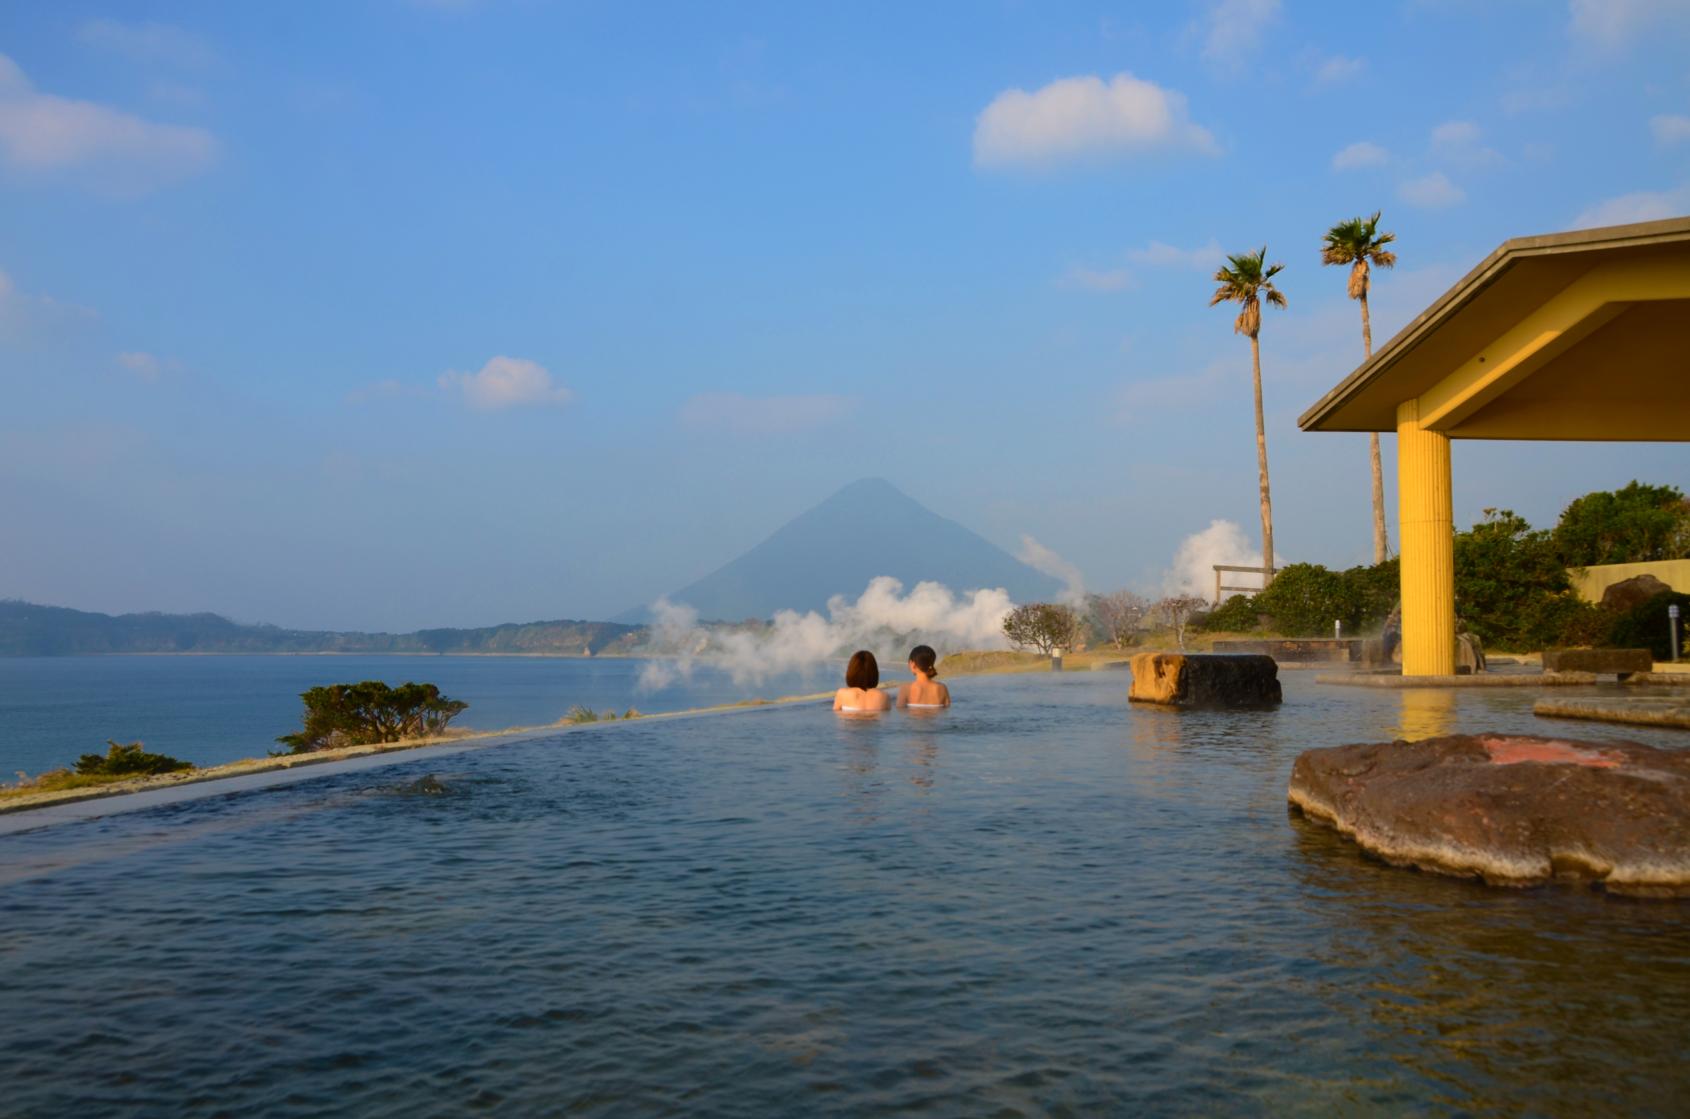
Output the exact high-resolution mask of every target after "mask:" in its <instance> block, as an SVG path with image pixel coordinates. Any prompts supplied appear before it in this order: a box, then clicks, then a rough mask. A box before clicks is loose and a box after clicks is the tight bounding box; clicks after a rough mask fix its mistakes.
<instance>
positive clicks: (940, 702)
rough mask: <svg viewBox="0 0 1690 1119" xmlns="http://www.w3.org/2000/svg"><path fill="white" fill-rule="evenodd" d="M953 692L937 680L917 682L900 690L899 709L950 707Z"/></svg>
mask: <svg viewBox="0 0 1690 1119" xmlns="http://www.w3.org/2000/svg"><path fill="white" fill-rule="evenodd" d="M950 705H951V690H950V689H949V688H947V687H945V685H943V684H941V683H939V681H937V680H931V679H923V680H915V681H912V682H910V683H908V684H905V685H904V686H903V687H901V688H899V689H898V706H899V707H949V706H950Z"/></svg>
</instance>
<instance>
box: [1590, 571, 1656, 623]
mask: <svg viewBox="0 0 1690 1119" xmlns="http://www.w3.org/2000/svg"><path fill="white" fill-rule="evenodd" d="M1670 590H1672V588H1671V587H1669V586H1667V585H1666V584H1665V583H1663V582H1661V581H1660V580H1659V579H1657V578H1655V577H1654V576H1653V575H1633V576H1632V577H1631V578H1629V579H1621V580H1620V581H1619V582H1617V583H1611V584H1609V586H1608V589H1607V590H1605V591H1603V592H1602V609H1604V610H1610V611H1612V612H1614V613H1616V614H1623V613H1625V612H1626V611H1628V610H1635V609H1636V608H1637V607H1639V606H1642V605H1643V604H1644V603H1645V602H1648V601H1649V600H1650V599H1651V598H1654V597H1655V596H1656V595H1659V594H1666V593H1667V592H1668V591H1670Z"/></svg>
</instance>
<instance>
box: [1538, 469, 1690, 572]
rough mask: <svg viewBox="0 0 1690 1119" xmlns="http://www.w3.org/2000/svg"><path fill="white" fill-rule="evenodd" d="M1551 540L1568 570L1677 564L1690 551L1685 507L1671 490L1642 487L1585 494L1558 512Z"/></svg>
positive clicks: (1689, 519) (1688, 516)
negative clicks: (1607, 565)
mask: <svg viewBox="0 0 1690 1119" xmlns="http://www.w3.org/2000/svg"><path fill="white" fill-rule="evenodd" d="M1554 538H1555V550H1556V553H1557V555H1558V556H1559V557H1560V559H1561V562H1562V563H1563V564H1565V565H1566V566H1568V567H1589V566H1591V565H1592V564H1599V563H1646V562H1648V561H1651V560H1667V559H1679V558H1682V557H1683V556H1684V555H1686V554H1687V552H1690V502H1686V501H1685V500H1684V494H1683V492H1682V491H1680V490H1679V489H1678V488H1677V487H1676V486H1646V485H1644V484H1643V483H1641V482H1632V483H1630V484H1629V485H1627V486H1626V487H1624V488H1623V489H1618V490H1614V491H1612V492H1608V491H1605V490H1599V491H1597V492H1595V493H1587V494H1585V495H1584V496H1583V497H1581V498H1578V499H1577V500H1575V501H1573V502H1572V503H1571V504H1569V505H1568V506H1567V508H1566V509H1565V510H1564V511H1563V512H1562V513H1561V519H1560V521H1559V522H1558V523H1557V524H1556V526H1555V532H1554Z"/></svg>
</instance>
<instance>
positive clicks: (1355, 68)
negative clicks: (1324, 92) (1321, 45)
mask: <svg viewBox="0 0 1690 1119" xmlns="http://www.w3.org/2000/svg"><path fill="white" fill-rule="evenodd" d="M1365 69H1367V61H1366V60H1365V59H1360V58H1346V57H1344V56H1343V55H1341V54H1335V55H1333V56H1332V57H1331V58H1327V59H1323V60H1322V61H1321V62H1320V63H1319V64H1318V65H1317V66H1315V68H1314V80H1315V84H1316V85H1339V84H1341V83H1343V82H1347V81H1350V80H1351V79H1352V78H1356V77H1358V76H1360V74H1361V72H1362V71H1363V70H1365Z"/></svg>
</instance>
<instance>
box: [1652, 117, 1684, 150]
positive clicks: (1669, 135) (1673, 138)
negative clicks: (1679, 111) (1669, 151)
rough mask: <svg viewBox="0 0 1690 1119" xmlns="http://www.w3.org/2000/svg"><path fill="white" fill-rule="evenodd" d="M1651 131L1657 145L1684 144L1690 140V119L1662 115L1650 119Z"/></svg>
mask: <svg viewBox="0 0 1690 1119" xmlns="http://www.w3.org/2000/svg"><path fill="white" fill-rule="evenodd" d="M1649 131H1650V132H1653V133H1654V134H1655V143H1657V144H1662V145H1666V144H1682V143H1683V142H1684V141H1686V140H1690V117H1687V116H1679V115H1676V114H1671V113H1662V114H1660V115H1659V116H1656V117H1651V118H1650V119H1649Z"/></svg>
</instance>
